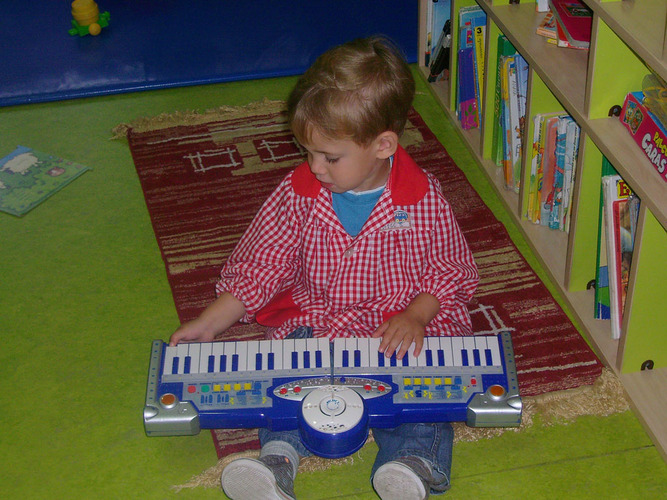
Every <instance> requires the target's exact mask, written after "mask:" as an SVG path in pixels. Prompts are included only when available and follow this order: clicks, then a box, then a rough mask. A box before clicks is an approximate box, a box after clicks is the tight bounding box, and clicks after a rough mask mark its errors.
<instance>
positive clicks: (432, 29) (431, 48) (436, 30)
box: [424, 0, 451, 67]
mask: <svg viewBox="0 0 667 500" xmlns="http://www.w3.org/2000/svg"><path fill="white" fill-rule="evenodd" d="M426 16H427V18H426V26H427V28H426V53H425V54H424V66H426V67H430V66H431V64H432V63H433V61H434V59H435V58H436V57H437V55H438V52H439V50H440V48H441V47H442V42H443V32H444V30H445V23H446V22H447V21H448V20H450V17H451V0H431V1H430V2H429V3H428V9H427V14H426Z"/></svg>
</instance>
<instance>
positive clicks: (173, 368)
mask: <svg viewBox="0 0 667 500" xmlns="http://www.w3.org/2000/svg"><path fill="white" fill-rule="evenodd" d="M178 363H179V361H178V356H174V360H173V361H172V363H171V373H172V375H176V374H178Z"/></svg>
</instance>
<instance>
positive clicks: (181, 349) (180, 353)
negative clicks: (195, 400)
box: [176, 344, 189, 375]
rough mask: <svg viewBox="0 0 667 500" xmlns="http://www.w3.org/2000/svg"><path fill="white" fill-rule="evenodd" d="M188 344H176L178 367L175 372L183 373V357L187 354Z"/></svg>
mask: <svg viewBox="0 0 667 500" xmlns="http://www.w3.org/2000/svg"><path fill="white" fill-rule="evenodd" d="M188 351H189V347H188V344H178V345H177V346H176V357H177V358H178V369H177V371H176V374H178V375H183V373H185V357H186V356H187V355H188Z"/></svg>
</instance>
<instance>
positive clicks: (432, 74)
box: [428, 19, 452, 83]
mask: <svg viewBox="0 0 667 500" xmlns="http://www.w3.org/2000/svg"><path fill="white" fill-rule="evenodd" d="M442 33H443V36H442V37H441V39H440V40H438V50H437V52H436V55H435V57H434V58H433V59H432V60H431V64H430V66H429V75H428V81H429V82H431V83H433V82H436V81H438V80H441V79H447V78H448V77H449V57H450V52H451V45H452V35H451V21H450V20H449V19H447V22H446V23H445V28H444V29H443V32H442Z"/></svg>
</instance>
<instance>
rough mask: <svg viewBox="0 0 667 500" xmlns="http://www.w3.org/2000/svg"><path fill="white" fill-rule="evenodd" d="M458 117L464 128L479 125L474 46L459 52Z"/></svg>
mask: <svg viewBox="0 0 667 500" xmlns="http://www.w3.org/2000/svg"><path fill="white" fill-rule="evenodd" d="M458 62H459V68H458V92H457V96H458V101H459V102H458V109H457V113H458V118H459V121H460V122H461V127H462V128H463V129H464V130H468V129H471V128H476V127H478V126H479V113H478V109H477V99H476V98H475V69H474V66H475V61H474V54H473V48H472V47H468V48H465V49H460V50H459V52H458Z"/></svg>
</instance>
